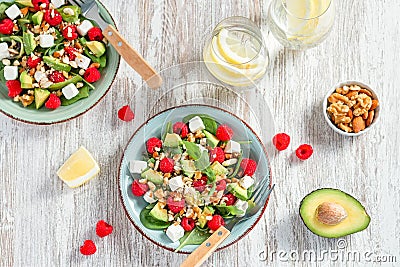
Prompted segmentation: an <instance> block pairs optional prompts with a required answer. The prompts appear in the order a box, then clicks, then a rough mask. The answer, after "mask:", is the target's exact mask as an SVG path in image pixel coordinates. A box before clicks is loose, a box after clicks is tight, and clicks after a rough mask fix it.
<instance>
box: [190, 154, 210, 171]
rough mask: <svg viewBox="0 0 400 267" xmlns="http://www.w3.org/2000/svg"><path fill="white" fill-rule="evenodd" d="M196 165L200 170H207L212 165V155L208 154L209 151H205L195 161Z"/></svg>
mask: <svg viewBox="0 0 400 267" xmlns="http://www.w3.org/2000/svg"><path fill="white" fill-rule="evenodd" d="M194 166H196V168H197V169H198V170H200V171H203V170H205V169H206V168H207V167H208V166H210V156H209V155H208V151H205V150H204V151H203V152H202V153H201V156H200V158H199V159H198V160H196V161H195V162H194Z"/></svg>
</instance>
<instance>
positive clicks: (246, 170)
mask: <svg viewBox="0 0 400 267" xmlns="http://www.w3.org/2000/svg"><path fill="white" fill-rule="evenodd" d="M240 167H241V168H242V170H243V175H248V176H252V175H253V174H254V173H255V172H256V169H257V163H256V162H255V161H254V160H252V159H247V158H244V159H243V160H242V162H241V163H240Z"/></svg>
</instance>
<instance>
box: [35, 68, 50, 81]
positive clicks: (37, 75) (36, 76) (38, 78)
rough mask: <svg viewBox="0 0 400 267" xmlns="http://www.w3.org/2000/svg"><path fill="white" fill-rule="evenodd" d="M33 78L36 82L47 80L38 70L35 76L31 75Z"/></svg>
mask: <svg viewBox="0 0 400 267" xmlns="http://www.w3.org/2000/svg"><path fill="white" fill-rule="evenodd" d="M33 78H35V80H36V81H37V82H40V80H42V79H43V78H47V76H46V74H45V73H43V72H41V71H40V70H38V71H36V72H35V74H34V75H33Z"/></svg>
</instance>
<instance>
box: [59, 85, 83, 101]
mask: <svg viewBox="0 0 400 267" xmlns="http://www.w3.org/2000/svg"><path fill="white" fill-rule="evenodd" d="M88 96H89V87H87V86H84V87H82V88H81V89H80V90H79V93H78V94H77V95H76V96H75V97H73V98H71V99H66V98H65V97H61V105H62V106H69V105H71V104H73V103H75V102H76V101H78V100H81V99H82V98H86V97H88Z"/></svg>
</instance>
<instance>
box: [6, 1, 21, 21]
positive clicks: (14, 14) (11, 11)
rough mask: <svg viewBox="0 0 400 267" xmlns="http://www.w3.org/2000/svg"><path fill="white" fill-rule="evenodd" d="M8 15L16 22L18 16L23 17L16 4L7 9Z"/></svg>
mask: <svg viewBox="0 0 400 267" xmlns="http://www.w3.org/2000/svg"><path fill="white" fill-rule="evenodd" d="M6 15H7V16H8V17H9V18H10V19H11V20H14V19H16V18H17V17H18V16H20V15H22V13H21V10H19V8H18V6H17V5H16V4H14V5H12V6H10V7H9V8H7V9H6Z"/></svg>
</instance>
